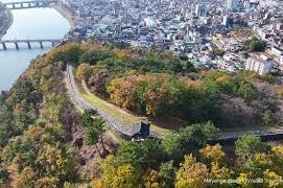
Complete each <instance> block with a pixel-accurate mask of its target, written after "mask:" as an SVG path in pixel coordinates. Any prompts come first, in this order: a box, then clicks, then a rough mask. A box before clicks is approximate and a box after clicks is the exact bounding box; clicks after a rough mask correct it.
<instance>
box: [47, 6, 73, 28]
mask: <svg viewBox="0 0 283 188" xmlns="http://www.w3.org/2000/svg"><path fill="white" fill-rule="evenodd" d="M51 8H54V9H55V10H56V11H57V12H59V13H60V14H61V15H62V16H63V17H64V18H66V19H67V20H68V22H69V24H70V26H71V30H73V29H74V28H75V26H76V17H75V16H74V15H73V13H72V11H71V10H69V9H68V8H67V7H64V6H63V5H60V6H56V5H55V6H51Z"/></svg>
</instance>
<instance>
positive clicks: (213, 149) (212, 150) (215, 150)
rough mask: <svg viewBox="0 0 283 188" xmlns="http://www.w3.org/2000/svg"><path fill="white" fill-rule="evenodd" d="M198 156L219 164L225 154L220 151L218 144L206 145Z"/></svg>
mask: <svg viewBox="0 0 283 188" xmlns="http://www.w3.org/2000/svg"><path fill="white" fill-rule="evenodd" d="M200 154H201V155H202V156H203V157H204V158H206V159H209V160H211V161H214V162H220V161H222V160H223V158H224V157H225V153H224V152H223V150H222V147H221V146H220V145H219V144H216V145H214V146H212V145H206V147H205V148H203V149H201V150H200Z"/></svg>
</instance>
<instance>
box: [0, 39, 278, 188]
mask: <svg viewBox="0 0 283 188" xmlns="http://www.w3.org/2000/svg"><path fill="white" fill-rule="evenodd" d="M67 64H71V65H72V66H74V67H75V74H76V79H77V82H78V84H80V83H86V85H87V87H88V88H89V90H90V91H91V92H92V94H93V95H97V96H99V97H100V98H102V99H104V100H106V101H108V102H110V103H112V104H115V105H117V106H119V107H121V108H123V109H125V110H127V111H129V112H131V113H133V114H135V115H143V116H147V117H148V118H149V119H150V120H152V121H153V122H156V123H157V126H162V127H166V128H169V130H170V133H169V134H167V135H166V136H164V138H162V139H157V138H154V139H153V138H151V139H145V140H144V141H139V142H135V141H130V140H126V139H122V138H120V137H119V136H117V135H116V133H113V130H110V129H109V128H108V126H107V124H106V123H105V122H104V121H103V119H101V117H99V116H98V115H97V114H96V113H95V112H88V111H87V112H82V111H80V110H79V109H78V108H77V107H76V106H74V105H73V104H72V101H71V100H70V98H69V97H68V95H67V91H66V87H65V82H64V80H65V68H66V65H67ZM281 97H282V88H280V87H278V85H277V83H276V80H274V79H273V78H272V76H266V77H258V76H256V75H254V74H252V73H249V72H241V73H239V74H230V73H226V72H218V71H213V70H211V71H199V70H197V69H195V68H194V66H193V65H192V63H191V62H190V61H189V60H188V59H187V58H186V57H177V56H175V55H173V54H171V53H169V52H159V51H156V50H149V49H147V50H145V49H131V48H128V47H126V48H125V47H123V48H122V47H117V46H116V45H110V44H98V43H95V42H93V41H91V42H88V43H82V44H74V43H71V44H65V45H63V46H61V47H58V48H56V49H53V50H51V51H50V52H49V53H48V54H45V55H43V56H41V57H38V58H37V59H36V60H34V61H33V62H32V63H31V65H30V67H29V68H28V69H27V70H26V72H25V73H24V74H23V75H22V76H21V77H20V78H19V79H18V81H17V82H16V83H15V84H14V86H13V88H12V89H11V90H10V91H8V92H3V93H2V95H1V98H0V146H1V147H0V183H1V185H2V187H17V188H49V187H50V188H53V187H59V188H61V187H64V188H75V187H95V188H100V187H101V188H136V187H146V188H158V187H160V188H161V187H162V188H170V187H177V188H188V187H192V188H201V187H215V188H218V187H258V186H259V184H256V183H255V182H253V180H257V178H260V179H259V180H260V181H261V180H262V181H263V184H260V187H278V186H279V184H280V181H282V176H283V146H281V145H280V144H277V145H274V144H272V145H271V144H267V143H264V142H262V141H261V140H260V138H258V137H255V136H252V135H246V136H243V137H242V138H240V139H239V140H238V141H237V142H236V143H235V146H228V147H227V146H223V147H222V146H221V145H219V144H216V145H208V143H209V140H210V139H212V138H214V137H215V136H216V133H217V132H218V131H219V130H221V129H227V128H235V129H237V128H240V129H241V128H243V127H251V128H257V127H273V126H275V125H276V126H281V123H282V122H281V118H282V112H281V109H280V106H281ZM170 119H174V121H173V122H174V123H172V121H170V124H166V122H167V121H168V120H170ZM175 120H176V121H175ZM158 122H159V123H158ZM168 122H169V121H168ZM116 137H118V138H119V139H118V140H117V139H115V138H116ZM261 178H262V179H261ZM229 179H230V180H231V181H232V180H234V183H232V184H231V182H230V184H228V183H227V181H229ZM281 183H282V182H281Z"/></svg>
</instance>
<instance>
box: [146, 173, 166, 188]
mask: <svg viewBox="0 0 283 188" xmlns="http://www.w3.org/2000/svg"><path fill="white" fill-rule="evenodd" d="M143 184H144V187H145V188H161V187H162V186H161V184H160V176H159V174H158V172H157V171H156V170H153V169H148V170H147V171H146V172H145V174H144V176H143Z"/></svg>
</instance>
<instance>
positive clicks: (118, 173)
mask: <svg viewBox="0 0 283 188" xmlns="http://www.w3.org/2000/svg"><path fill="white" fill-rule="evenodd" d="M101 170H102V175H101V177H102V184H103V185H104V186H103V187H115V188H125V187H127V188H136V187H137V186H138V185H140V183H141V180H140V178H141V176H140V171H139V170H138V169H136V168H135V167H134V166H132V165H131V164H129V163H125V164H117V163H116V162H115V158H114V156H112V155H110V156H108V157H107V158H106V159H105V160H103V162H102V164H101Z"/></svg>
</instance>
